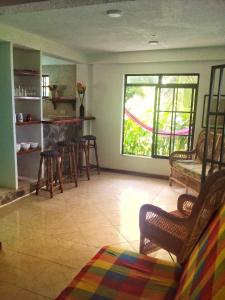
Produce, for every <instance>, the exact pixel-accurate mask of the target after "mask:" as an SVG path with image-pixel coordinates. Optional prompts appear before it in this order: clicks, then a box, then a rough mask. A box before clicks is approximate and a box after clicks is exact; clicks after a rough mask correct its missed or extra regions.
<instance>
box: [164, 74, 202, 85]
mask: <svg viewBox="0 0 225 300" xmlns="http://www.w3.org/2000/svg"><path fill="white" fill-rule="evenodd" d="M171 83H180V84H192V83H194V84H197V83H198V76H197V75H163V76H162V84H171Z"/></svg>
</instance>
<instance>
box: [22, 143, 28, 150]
mask: <svg viewBox="0 0 225 300" xmlns="http://www.w3.org/2000/svg"><path fill="white" fill-rule="evenodd" d="M20 145H21V149H22V150H28V149H30V144H29V143H20Z"/></svg>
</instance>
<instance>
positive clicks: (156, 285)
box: [56, 204, 225, 300]
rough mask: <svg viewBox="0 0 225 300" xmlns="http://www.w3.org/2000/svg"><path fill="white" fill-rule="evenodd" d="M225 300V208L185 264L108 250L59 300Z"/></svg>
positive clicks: (99, 253) (214, 219)
mask: <svg viewBox="0 0 225 300" xmlns="http://www.w3.org/2000/svg"><path fill="white" fill-rule="evenodd" d="M110 299H116V300H136V299H141V300H147V299H152V300H161V299H165V300H170V299H171V300H174V299H175V300H210V299H213V300H223V299H225V205H224V204H223V206H222V207H221V208H220V209H219V211H217V213H216V215H215V216H214V217H213V219H212V221H211V222H210V224H209V226H208V227H207V230H205V232H204V233H203V235H202V236H201V238H200V240H199V241H198V243H197V244H196V246H195V248H194V249H193V251H192V253H191V255H190V256H189V258H188V260H187V261H186V263H185V264H183V265H180V264H178V263H175V262H174V263H172V262H167V261H165V260H160V259H157V258H153V257H150V256H146V255H143V254H138V253H135V252H131V251H128V250H123V249H119V248H115V247H112V246H105V247H103V248H101V249H100V251H99V252H98V253H97V254H96V255H95V256H94V257H93V259H92V260H91V261H89V262H88V263H87V264H86V265H85V266H84V267H83V269H82V270H81V271H80V272H79V273H78V275H76V276H75V277H74V279H73V280H72V282H71V283H70V284H69V285H68V286H67V287H66V288H65V289H64V290H63V291H62V292H61V293H60V295H59V296H58V297H57V298H56V300H110Z"/></svg>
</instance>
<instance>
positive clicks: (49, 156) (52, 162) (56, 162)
mask: <svg viewBox="0 0 225 300" xmlns="http://www.w3.org/2000/svg"><path fill="white" fill-rule="evenodd" d="M40 156H41V159H40V166H39V171H38V181H37V185H36V195H38V193H39V189H40V183H41V173H42V164H43V162H44V160H45V163H46V164H45V166H46V172H45V173H46V188H47V190H48V191H49V192H50V196H51V198H52V197H53V174H54V177H55V182H57V179H58V180H59V187H60V190H61V193H63V184H62V171H61V155H60V153H59V152H58V151H55V150H47V151H43V152H41V153H40ZM54 169H55V172H54Z"/></svg>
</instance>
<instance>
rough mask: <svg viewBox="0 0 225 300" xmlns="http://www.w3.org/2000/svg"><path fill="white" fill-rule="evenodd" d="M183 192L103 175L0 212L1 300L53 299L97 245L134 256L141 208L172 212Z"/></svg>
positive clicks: (144, 180) (155, 182)
mask: <svg viewBox="0 0 225 300" xmlns="http://www.w3.org/2000/svg"><path fill="white" fill-rule="evenodd" d="M183 192H184V189H182V188H179V187H169V185H168V182H167V181H165V180H157V179H151V178H142V177H138V176H129V175H121V174H115V173H114V174H111V173H102V174H101V175H100V176H98V175H94V174H93V175H92V176H91V180H90V181H85V180H82V181H80V182H79V186H78V188H77V189H76V188H73V185H72V184H68V185H66V186H65V192H64V193H63V194H59V193H58V194H57V195H55V196H54V198H53V199H50V198H49V197H48V194H46V192H44V191H43V192H41V194H40V196H38V197H37V196H35V195H32V196H30V197H27V198H24V199H21V200H19V201H17V202H15V203H13V204H10V205H8V206H6V207H2V208H0V240H1V241H2V251H0V299H2V300H14V299H16V300H44V299H46V300H47V299H54V298H55V297H56V296H57V295H58V294H59V292H60V291H61V290H62V289H63V288H64V287H65V286H66V285H67V284H68V283H69V282H70V281H71V279H72V277H74V275H75V274H76V273H77V272H78V271H79V269H80V268H81V267H82V266H83V265H84V264H85V263H86V262H87V261H88V260H89V259H90V258H91V257H92V256H93V255H94V254H95V253H96V252H97V251H98V249H99V248H100V247H101V246H103V245H107V244H114V245H118V246H122V247H125V248H128V249H131V250H134V251H138V246H139V229H138V214H139V208H140V206H141V205H142V204H144V203H152V204H154V205H157V206H160V207H162V208H163V209H165V210H167V211H171V210H174V209H175V208H176V200H177V197H178V195H179V194H180V193H183ZM155 255H157V256H158V257H162V258H164V259H168V260H170V259H171V258H170V256H169V254H168V253H167V252H165V251H164V250H160V251H159V252H157V253H155Z"/></svg>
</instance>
